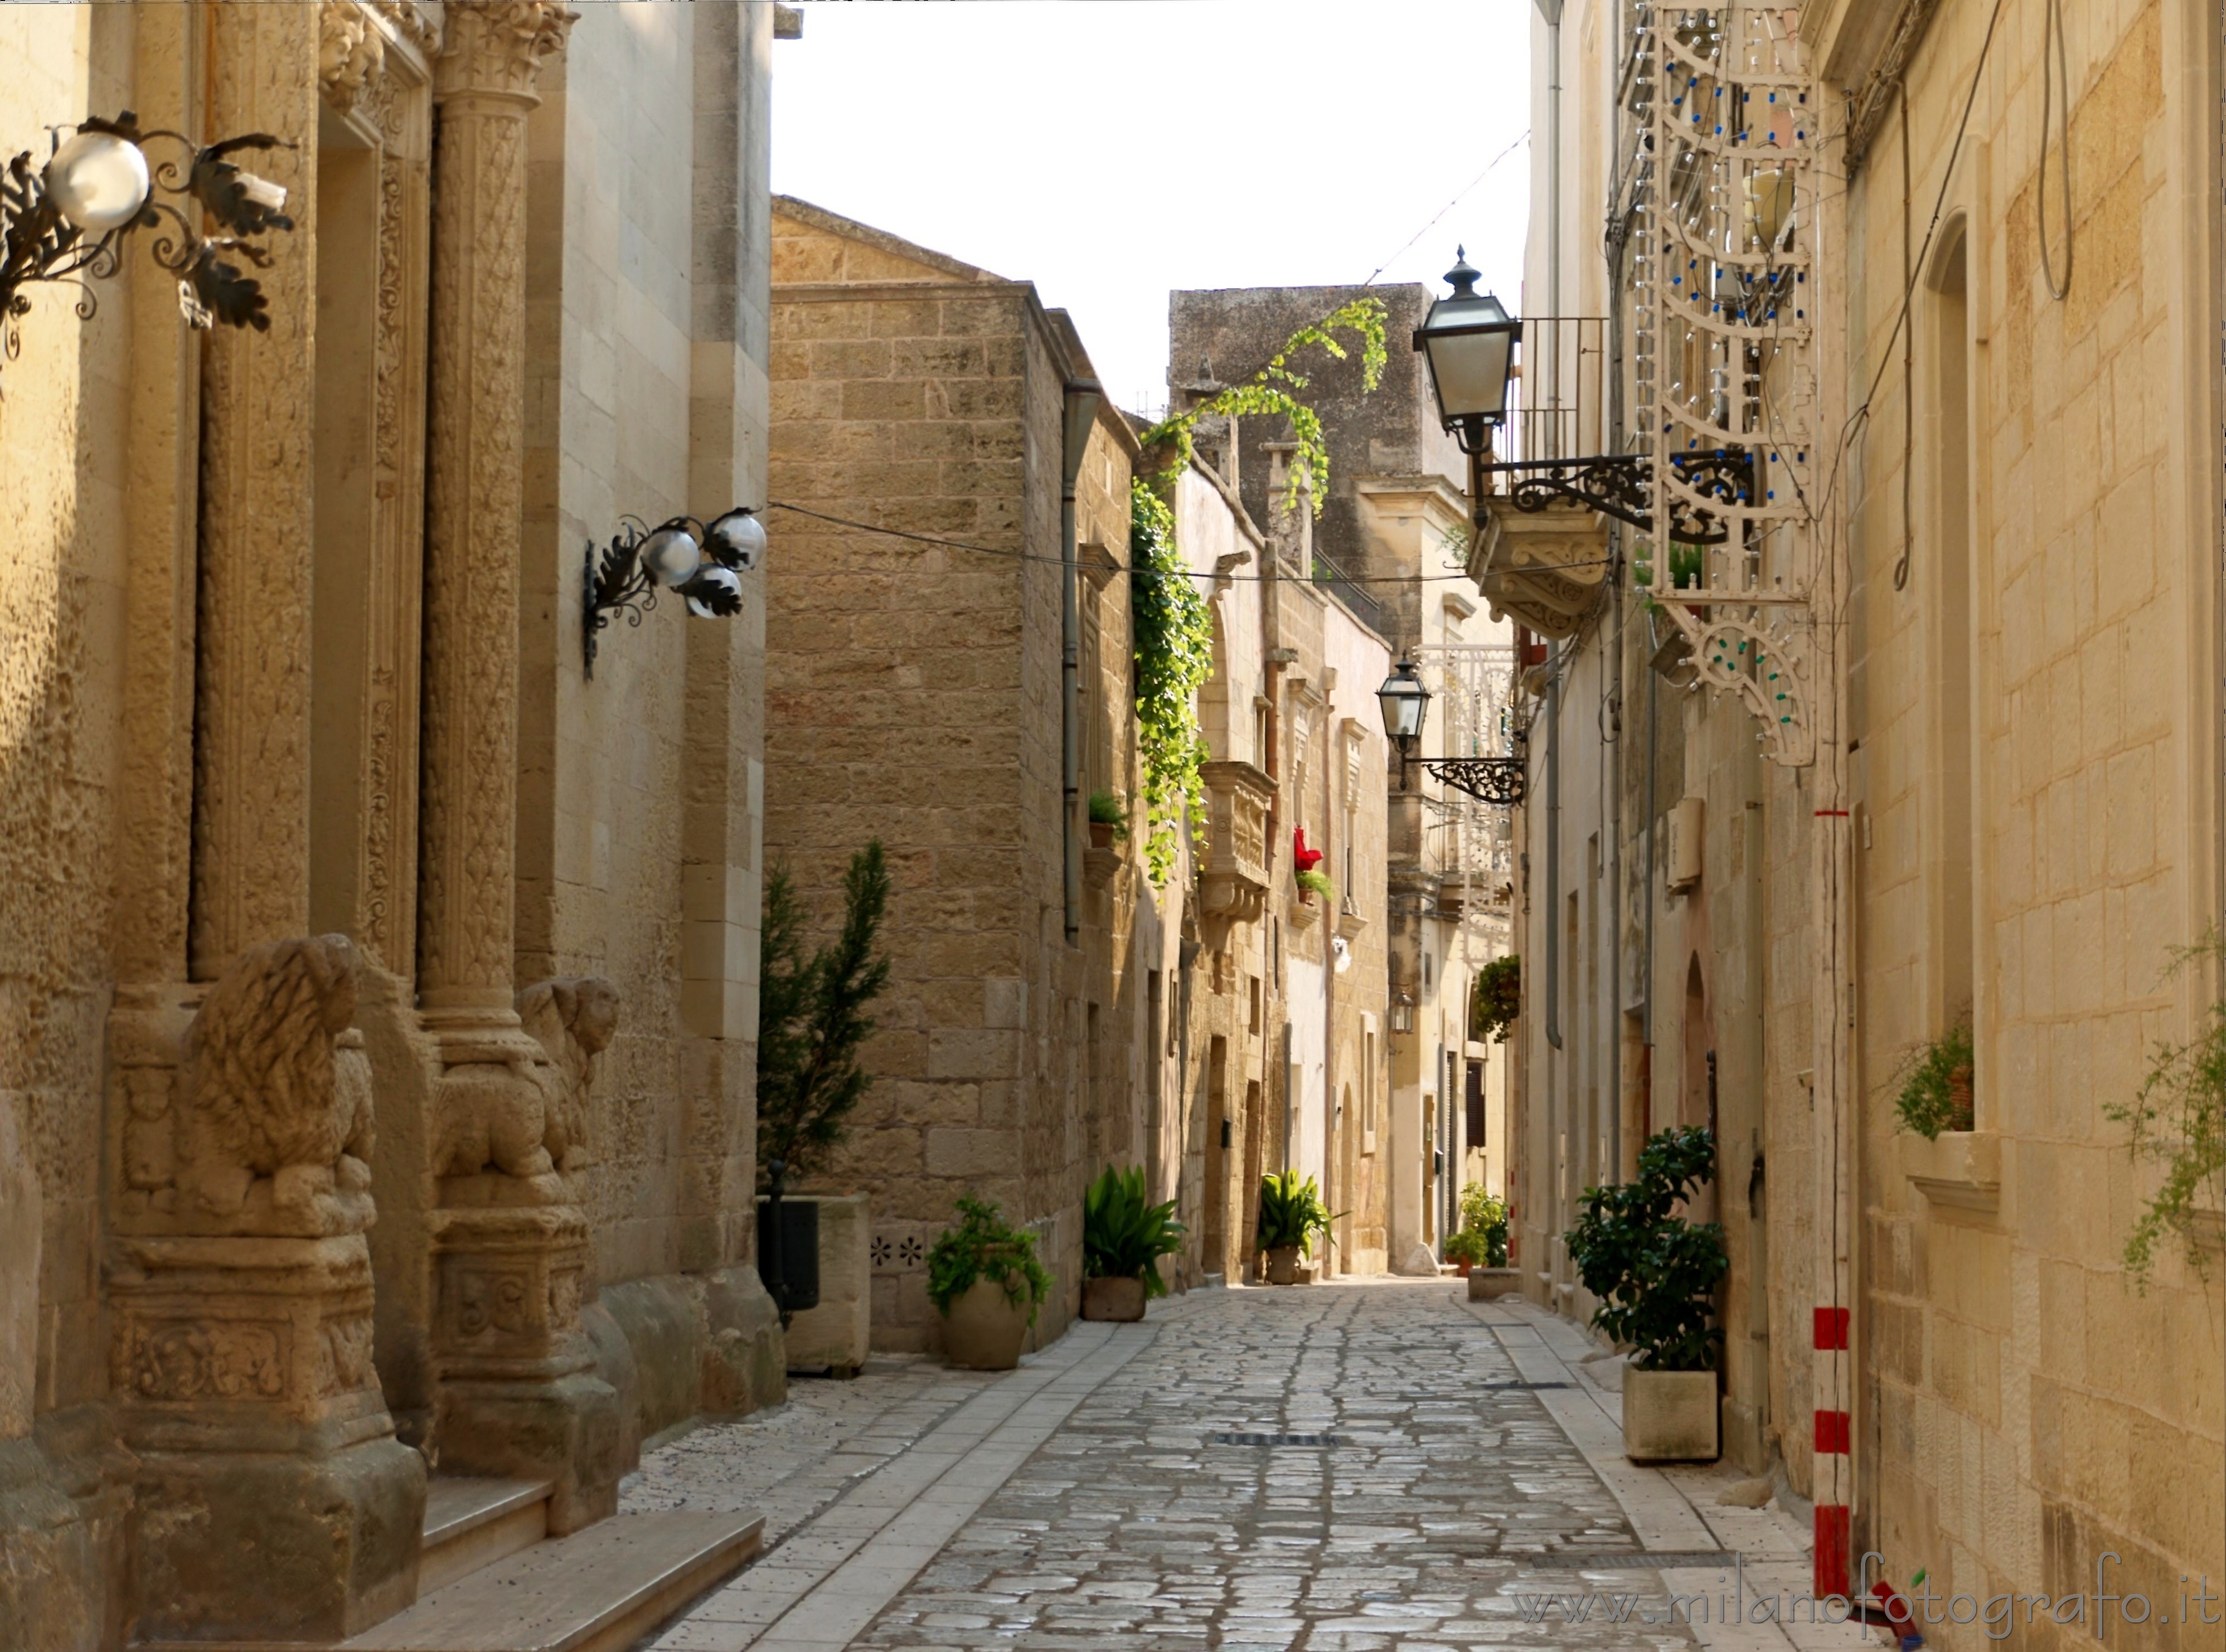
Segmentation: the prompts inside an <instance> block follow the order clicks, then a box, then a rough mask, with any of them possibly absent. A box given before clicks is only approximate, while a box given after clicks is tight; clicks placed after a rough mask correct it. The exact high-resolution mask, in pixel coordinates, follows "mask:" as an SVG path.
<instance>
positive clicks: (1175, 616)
mask: <svg viewBox="0 0 2226 1652" xmlns="http://www.w3.org/2000/svg"><path fill="white" fill-rule="evenodd" d="M1129 584H1130V586H1131V588H1132V594H1131V597H1130V600H1131V602H1132V604H1133V605H1134V607H1135V632H1136V740H1137V745H1138V746H1139V747H1140V748H1141V750H1142V757H1143V761H1144V811H1145V816H1146V820H1147V825H1146V829H1145V834H1144V864H1145V865H1146V867H1148V868H1149V869H1150V871H1151V874H1152V881H1153V882H1154V883H1155V884H1161V885H1164V884H1165V883H1166V882H1167V873H1168V872H1169V871H1170V870H1171V869H1172V868H1173V866H1174V863H1175V848H1176V843H1177V837H1178V834H1179V832H1180V827H1181V825H1182V823H1183V822H1184V821H1186V820H1187V821H1189V822H1190V823H1191V824H1192V827H1193V829H1197V828H1202V827H1203V826H1204V825H1205V783H1204V782H1203V781H1202V780H1201V779H1200V778H1199V766H1201V765H1202V764H1203V763H1204V762H1205V757H1206V750H1205V736H1204V735H1203V734H1200V733H1199V727H1198V691H1199V689H1202V688H1204V687H1205V680H1206V678H1207V677H1210V676H1211V675H1212V671H1213V626H1212V620H1211V619H1209V618H1208V617H1207V614H1206V609H1205V597H1204V596H1203V595H1201V594H1199V588H1198V587H1197V585H1196V584H1194V583H1193V582H1192V580H1191V578H1190V570H1189V569H1186V568H1185V567H1184V566H1183V562H1182V557H1181V556H1180V554H1179V553H1178V552H1177V551H1176V550H1175V518H1174V512H1173V511H1170V510H1169V509H1168V508H1167V501H1166V500H1164V499H1161V497H1160V496H1159V494H1158V493H1157V492H1154V490H1153V488H1152V486H1151V485H1150V484H1149V483H1148V482H1147V481H1145V480H1142V478H1139V479H1138V480H1136V482H1135V486H1134V487H1133V488H1132V490H1131V497H1130V500H1129Z"/></svg>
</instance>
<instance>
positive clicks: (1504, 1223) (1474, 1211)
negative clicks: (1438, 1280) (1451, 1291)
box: [1446, 1182, 1523, 1302]
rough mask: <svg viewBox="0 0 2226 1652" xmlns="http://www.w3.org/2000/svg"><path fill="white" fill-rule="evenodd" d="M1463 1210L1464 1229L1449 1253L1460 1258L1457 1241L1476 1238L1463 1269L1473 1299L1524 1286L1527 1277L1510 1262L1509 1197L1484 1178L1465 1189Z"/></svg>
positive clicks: (1449, 1246)
mask: <svg viewBox="0 0 2226 1652" xmlns="http://www.w3.org/2000/svg"><path fill="white" fill-rule="evenodd" d="M1460 1211H1461V1230H1460V1233H1457V1234H1455V1235H1454V1236H1453V1238H1452V1239H1449V1240H1447V1242H1446V1243H1447V1250H1446V1257H1447V1261H1454V1260H1456V1258H1455V1257H1454V1255H1453V1244H1454V1242H1455V1241H1466V1240H1472V1241H1473V1242H1474V1245H1475V1255H1474V1256H1473V1258H1472V1261H1471V1262H1470V1264H1469V1266H1467V1267H1466V1268H1462V1269H1461V1270H1460V1271H1461V1274H1462V1275H1463V1276H1464V1277H1465V1278H1466V1279H1467V1280H1468V1295H1469V1300H1470V1301H1472V1302H1489V1301H1491V1299H1493V1298H1495V1297H1501V1296H1504V1295H1506V1294H1507V1293H1509V1292H1510V1291H1519V1290H1521V1289H1522V1288H1523V1277H1522V1275H1521V1274H1519V1273H1518V1272H1517V1270H1516V1269H1514V1268H1510V1267H1509V1266H1508V1262H1507V1236H1508V1229H1509V1225H1510V1223H1509V1217H1508V1211H1507V1201H1506V1200H1505V1199H1503V1198H1500V1197H1499V1196H1498V1194H1496V1193H1493V1192H1491V1191H1490V1190H1489V1189H1487V1188H1486V1187H1485V1185H1484V1184H1483V1183H1482V1182H1471V1183H1470V1184H1469V1185H1467V1186H1466V1187H1464V1188H1463V1189H1461V1196H1460ZM1464 1249H1466V1245H1464Z"/></svg>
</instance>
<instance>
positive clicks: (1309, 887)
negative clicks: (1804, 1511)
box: [1298, 867, 1337, 900]
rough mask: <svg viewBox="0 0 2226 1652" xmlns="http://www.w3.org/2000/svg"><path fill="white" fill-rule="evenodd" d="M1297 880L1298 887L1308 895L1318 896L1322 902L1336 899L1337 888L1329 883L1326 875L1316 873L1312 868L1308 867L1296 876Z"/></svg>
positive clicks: (1324, 873)
mask: <svg viewBox="0 0 2226 1652" xmlns="http://www.w3.org/2000/svg"><path fill="white" fill-rule="evenodd" d="M1298 879H1299V887H1300V888H1301V889H1303V890H1305V891H1307V893H1309V894H1315V895H1320V897H1321V898H1322V899H1324V900H1334V899H1337V886H1336V885H1335V884H1334V883H1332V882H1331V881H1330V876H1329V874H1328V873H1326V872H1317V871H1315V870H1314V869H1313V867H1307V869H1306V870H1305V871H1304V872H1301V873H1300V874H1298Z"/></svg>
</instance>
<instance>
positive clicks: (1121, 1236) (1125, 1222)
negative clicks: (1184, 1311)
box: [1082, 1165, 1184, 1323]
mask: <svg viewBox="0 0 2226 1652" xmlns="http://www.w3.org/2000/svg"><path fill="white" fill-rule="evenodd" d="M1174 1214H1175V1204H1174V1201H1173V1199H1169V1200H1168V1201H1167V1203H1166V1204H1151V1203H1150V1202H1149V1201H1148V1199H1147V1198H1146V1196H1145V1192H1144V1171H1143V1166H1141V1165H1137V1166H1130V1167H1129V1169H1127V1170H1118V1169H1116V1168H1115V1167H1114V1166H1111V1165H1108V1166H1105V1173H1104V1174H1103V1175H1102V1176H1100V1177H1099V1178H1098V1179H1097V1180H1096V1181H1095V1182H1093V1183H1091V1185H1090V1186H1089V1188H1088V1189H1087V1190H1086V1191H1084V1193H1083V1196H1082V1275H1083V1278H1082V1317H1083V1318H1085V1319H1111V1320H1115V1321H1119V1322H1124V1323H1125V1322H1127V1321H1129V1320H1135V1319H1141V1318H1143V1317H1144V1303H1145V1300H1146V1299H1148V1298H1150V1297H1154V1296H1165V1295H1166V1294H1167V1281H1166V1280H1162V1279H1161V1277H1160V1258H1161V1257H1162V1256H1167V1255H1173V1253H1174V1252H1176V1251H1178V1250H1180V1249H1182V1240H1183V1233H1184V1228H1183V1224H1182V1223H1180V1222H1178V1221H1176V1220H1175V1219H1174Z"/></svg>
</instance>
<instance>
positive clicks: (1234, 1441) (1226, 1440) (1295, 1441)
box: [1209, 1433, 1337, 1445]
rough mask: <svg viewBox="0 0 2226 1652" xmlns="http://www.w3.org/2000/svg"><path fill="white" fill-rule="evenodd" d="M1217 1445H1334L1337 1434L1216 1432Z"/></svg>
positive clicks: (1214, 1439)
mask: <svg viewBox="0 0 2226 1652" xmlns="http://www.w3.org/2000/svg"><path fill="white" fill-rule="evenodd" d="M1209 1438H1211V1439H1212V1441H1213V1443H1214V1444H1215V1445H1336V1444H1337V1436H1336V1435H1335V1434H1241V1433H1230V1434H1214V1435H1211V1436H1209Z"/></svg>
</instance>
